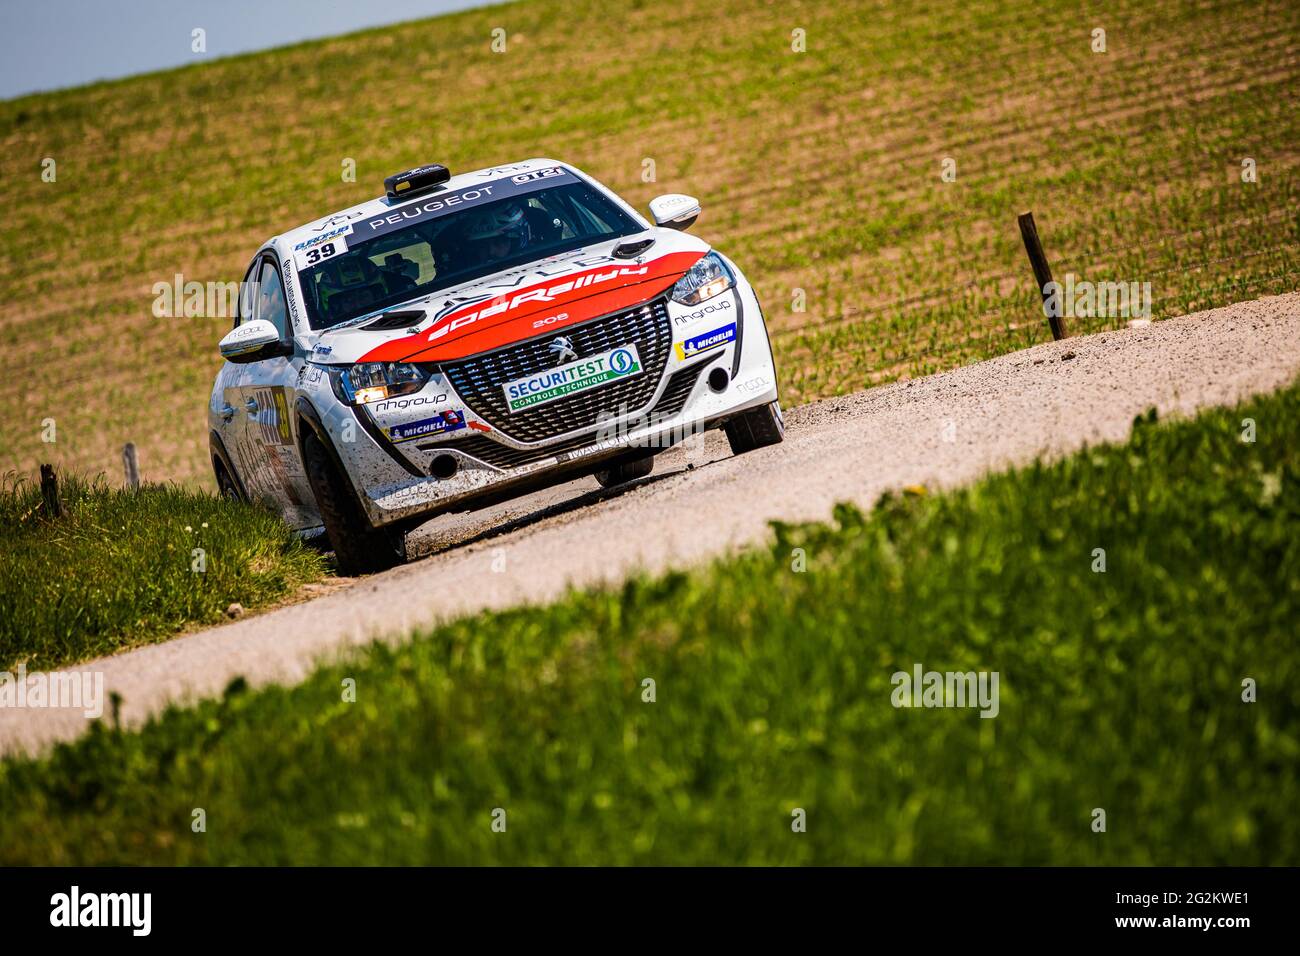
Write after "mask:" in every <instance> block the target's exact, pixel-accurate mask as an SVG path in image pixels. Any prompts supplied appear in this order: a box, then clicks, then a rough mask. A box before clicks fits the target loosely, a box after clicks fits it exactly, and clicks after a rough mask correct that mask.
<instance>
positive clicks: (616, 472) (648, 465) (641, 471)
mask: <svg viewBox="0 0 1300 956" xmlns="http://www.w3.org/2000/svg"><path fill="white" fill-rule="evenodd" d="M654 466H655V456H654V455H645V456H644V457H642V458H633V459H632V460H631V461H622V462H619V463H618V464H616V465H614V466H613V467H611V468H606V469H604V470H603V471H598V472H596V481H597V483H598V484H599V485H600V487H602V488H613V487H614V486H615V485H625V484H627V483H628V482H629V481H636V480H637V479H638V478H644V477H645V476H646V475H648V474H650V472H651V471H653V470H654Z"/></svg>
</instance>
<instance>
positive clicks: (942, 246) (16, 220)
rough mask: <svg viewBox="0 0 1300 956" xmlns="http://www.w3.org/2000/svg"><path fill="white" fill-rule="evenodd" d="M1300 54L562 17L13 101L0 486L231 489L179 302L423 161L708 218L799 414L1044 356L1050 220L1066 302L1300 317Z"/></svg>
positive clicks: (497, 17) (785, 18) (564, 4)
mask: <svg viewBox="0 0 1300 956" xmlns="http://www.w3.org/2000/svg"><path fill="white" fill-rule="evenodd" d="M1097 27H1100V28H1103V29H1105V30H1106V35H1107V52H1106V53H1104V54H1100V53H1094V52H1093V50H1092V36H1091V34H1092V30H1093V29H1094V28H1097ZM496 28H502V29H505V30H506V31H507V36H508V42H507V50H506V52H505V53H500V54H498V53H493V52H492V49H491V45H490V44H491V39H492V33H493V30H494V29H496ZM795 29H801V30H804V31H805V35H806V39H807V50H806V52H804V53H795V52H793V51H792V49H791V33H792V31H793V30H795ZM1297 36H1300V5H1298V4H1296V3H1294V2H1293V0H1210V2H1202V3H1194V4H1193V3H1186V2H1183V0H1116V2H1111V3H1106V4H1104V5H1099V4H1095V3H1091V4H1090V3H1086V2H1084V0H916V2H911V3H889V2H885V0H849V2H844V3H835V4H824V3H814V2H811V0H803V2H800V0H790V2H786V3H781V4H755V3H753V2H752V0H682V2H680V3H676V4H673V5H672V6H671V8H665V7H664V5H663V4H653V3H648V2H633V3H623V4H611V3H609V2H604V0H530V2H525V3H515V4H509V5H504V6H498V7H489V8H484V9H479V10H471V11H466V12H463V13H457V14H454V15H451V16H447V17H440V18H437V19H433V20H426V21H422V22H416V23H406V24H399V25H395V26H391V27H385V28H382V29H377V30H370V31H366V32H363V33H358V34H355V35H352V36H347V37H336V38H330V39H325V40H320V41H314V42H311V43H304V44H299V45H297V46H293V47H288V48H285V49H280V50H271V51H266V52H261V53H256V54H250V55H247V56H241V57H235V58H230V59H226V60H220V61H211V60H206V59H205V58H201V57H196V58H195V63H194V65H193V66H190V67H186V68H184V69H179V70H171V71H168V72H165V73H158V74H151V75H148V76H139V77H133V78H130V79H125V80H120V81H115V82H112V83H102V84H96V85H94V86H89V87H86V88H82V89H76V90H67V91H62V92H56V93H50V94H43V95H39V96H29V97H23V98H21V99H18V100H14V101H9V102H3V103H0V208H3V209H5V210H6V214H7V217H8V218H7V221H8V225H9V228H8V230H7V233H6V241H5V242H4V243H0V345H3V346H4V348H5V353H6V358H7V361H8V371H9V374H7V375H6V376H4V377H3V378H0V470H9V469H13V470H17V471H21V472H24V473H28V474H33V473H34V472H35V469H36V465H37V463H38V462H39V461H41V460H53V461H54V462H55V463H56V464H58V465H60V466H61V467H63V468H65V469H67V468H70V469H74V470H81V471H88V472H91V473H93V472H95V471H98V470H100V469H104V468H109V467H110V466H111V471H112V473H113V474H114V475H116V474H117V473H118V469H117V465H116V463H117V461H118V456H119V453H120V450H121V447H122V445H123V444H124V443H125V442H127V441H133V442H135V443H136V444H137V446H138V447H139V448H140V453H141V467H142V469H143V474H144V475H145V476H146V477H149V478H152V479H174V480H177V481H183V482H186V483H195V484H197V483H203V484H205V485H209V484H210V482H211V480H212V477H211V469H210V466H209V462H208V458H207V438H206V434H205V428H204V424H203V409H204V405H205V402H206V399H207V397H208V393H209V390H210V388H211V383H212V379H213V376H214V374H215V372H216V369H217V368H218V366H219V364H220V363H219V359H218V357H217V353H216V348H215V346H216V342H217V340H218V339H219V338H220V337H221V335H222V334H223V333H224V331H226V328H227V323H226V322H224V321H223V320H221V319H218V318H204V319H198V318H192V319H170V320H159V319H156V318H155V317H154V316H153V315H152V313H151V310H150V307H151V304H152V301H153V295H152V291H151V289H152V286H153V284H154V283H155V282H168V283H169V282H171V281H172V277H173V276H174V275H175V274H176V273H181V274H182V275H184V277H185V278H186V279H194V280H198V281H237V280H238V279H239V278H240V277H241V276H242V274H243V271H244V268H245V267H246V265H247V263H248V260H249V258H250V257H251V255H252V253H253V252H254V251H255V250H256V249H257V248H258V246H259V245H260V244H261V243H262V241H264V240H265V239H266V238H267V237H268V236H271V235H274V234H276V233H278V232H281V231H283V230H284V229H286V228H288V227H290V226H293V225H297V224H300V223H303V222H307V221H310V220H312V219H316V218H318V217H320V216H321V215H323V214H325V213H327V212H330V211H333V210H336V209H339V208H342V207H344V206H347V205H351V204H353V203H356V202H359V201H361V200H363V199H368V198H373V197H374V196H376V195H379V194H380V192H381V183H382V180H383V177H384V176H385V175H387V174H389V173H392V172H395V171H397V170H400V169H406V168H409V167H411V166H414V165H417V164H419V163H421V162H427V161H439V162H445V163H447V164H448V165H449V166H450V167H451V168H452V169H453V170H456V171H462V170H469V169H475V168H479V167H482V166H489V165H495V164H499V163H502V162H509V161H512V160H515V159H518V158H522V157H525V156H533V155H537V154H545V155H551V156H555V157H558V158H562V159H567V160H570V161H572V162H574V163H576V164H578V165H580V166H582V167H583V168H585V169H587V170H588V171H590V172H591V173H592V174H593V175H595V176H597V177H598V178H600V179H601V180H602V181H604V182H606V183H607V184H609V185H610V186H612V187H613V188H615V189H617V190H618V191H620V192H621V193H622V194H623V195H625V196H626V197H627V198H628V199H629V200H630V201H632V202H634V203H636V204H638V205H639V206H641V207H642V208H644V203H646V202H647V201H648V200H649V199H651V198H652V197H653V196H655V195H656V194H658V193H663V192H687V193H692V194H694V195H697V196H699V197H700V198H701V200H702V202H703V205H704V214H703V215H702V216H701V218H700V221H699V224H698V225H697V226H696V227H695V229H694V231H695V233H696V234H698V235H700V236H701V237H703V238H705V239H706V240H708V241H709V242H711V243H713V244H715V245H716V246H717V247H718V248H719V249H721V250H723V251H725V252H726V253H728V254H729V255H730V256H732V257H733V258H734V259H735V260H736V261H737V262H738V263H740V264H741V265H742V267H743V268H744V269H745V270H746V272H747V274H748V276H749V278H750V279H751V280H752V281H753V282H754V284H755V286H756V288H757V290H758V292H759V295H760V298H761V299H762V301H763V303H764V311H765V313H766V315H767V318H768V320H769V321H770V323H771V325H772V329H773V345H774V348H775V350H776V358H777V364H778V367H779V368H780V371H781V382H782V388H783V392H784V395H783V398H784V399H785V402H786V404H787V406H789V405H795V404H799V403H802V402H806V401H810V400H813V399H817V398H822V397H826V396H829V395H836V394H841V393H844V392H847V391H851V390H855V389H859V388H861V387H863V386H864V385H867V384H871V383H875V382H879V381H883V380H888V379H891V378H896V377H899V376H909V375H919V374H926V373H929V372H933V371H940V370H943V369H947V368H952V367H954V366H957V365H961V364H963V363H966V362H969V361H971V360H973V359H978V358H983V357H987V356H990V355H996V354H1000V353H1003V352H1008V351H1012V350H1014V349H1018V348H1022V347H1024V346H1026V345H1032V344H1034V343H1036V342H1041V341H1044V340H1045V339H1046V338H1047V337H1048V334H1049V333H1048V330H1047V325H1046V323H1045V321H1044V320H1043V316H1042V313H1041V311H1040V309H1039V303H1038V295H1037V293H1036V291H1035V289H1034V288H1033V282H1032V278H1031V275H1030V271H1029V266H1028V262H1027V260H1026V257H1025V252H1024V249H1023V247H1022V245H1021V240H1020V235H1019V231H1018V229H1017V227H1016V215H1017V214H1018V213H1020V212H1022V211H1023V210H1025V209H1032V210H1034V212H1035V215H1036V218H1037V222H1038V226H1039V231H1040V233H1041V235H1042V237H1043V242H1044V245H1045V248H1046V251H1047V254H1048V257H1049V259H1050V260H1051V263H1052V266H1053V270H1054V273H1055V274H1056V276H1057V277H1058V278H1063V277H1064V276H1065V274H1066V273H1067V272H1073V273H1075V274H1076V275H1078V276H1079V277H1081V278H1083V279H1087V280H1090V281H1093V282H1098V281H1106V280H1113V281H1135V282H1143V281H1150V282H1151V286H1152V295H1153V298H1154V302H1153V306H1152V315H1153V317H1154V318H1156V319H1161V318H1166V317H1169V316H1174V315H1180V314H1183V313H1186V312H1192V311H1197V310H1199V309H1205V308H1210V307H1212V306H1216V305H1223V304H1226V303H1229V302H1235V301H1240V300H1243V299H1253V298H1257V297H1259V296H1262V295H1267V294H1272V293H1280V292H1289V291H1293V290H1295V288H1296V276H1297V275H1300V256H1298V255H1297V252H1298V251H1300V217H1298V216H1297V214H1296V210H1297V209H1300V175H1298V173H1300V151H1298V150H1297V148H1296V144H1297V143H1300V110H1297V109H1295V103H1296V99H1297V96H1296V91H1297V89H1298V88H1300V56H1298V55H1297V52H1298V47H1297V43H1296V37H1297ZM606 38H610V39H609V40H608V42H607V41H606ZM612 38H617V42H613V40H612ZM1246 157H1250V158H1252V159H1254V160H1255V161H1256V163H1257V170H1258V181H1257V182H1255V183H1252V184H1246V183H1243V182H1242V180H1241V175H1240V173H1241V162H1242V160H1243V159H1244V158H1246ZM46 158H49V159H54V160H56V162H57V164H58V165H57V171H58V179H57V181H56V182H54V183H47V182H44V181H42V179H41V170H42V166H41V163H42V160H43V159H46ZM945 158H952V159H953V160H955V161H956V163H957V179H956V181H955V182H944V181H943V180H941V178H940V171H941V163H942V162H943V160H944V159H945ZM345 159H352V160H355V162H356V170H357V176H356V181H355V182H345V181H343V179H342V176H341V170H342V163H343V161H344V160H345ZM646 159H651V160H654V163H655V176H656V181H655V182H645V181H643V179H642V174H643V171H644V169H645V167H644V165H643V162H644V160H646ZM795 290H803V292H804V293H805V295H806V311H805V312H795V311H793V309H794V303H795V301H796V298H797V295H796V291H795ZM1123 321H1124V319H1123V318H1122V317H1121V318H1115V317H1098V318H1094V319H1087V320H1079V321H1076V322H1074V323H1073V328H1074V329H1075V331H1082V332H1087V331H1097V330H1099V329H1104V328H1112V327H1116V326H1120V325H1122V324H1123ZM52 356H57V357H58V360H57V361H53V360H51V357H52ZM45 418H54V419H55V420H56V421H57V423H58V429H59V442H58V444H57V445H47V444H44V443H43V442H42V440H41V436H42V421H43V420H44V419H45ZM42 456H53V457H52V458H50V459H44V458H43V457H42Z"/></svg>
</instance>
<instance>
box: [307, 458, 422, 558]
mask: <svg viewBox="0 0 1300 956" xmlns="http://www.w3.org/2000/svg"><path fill="white" fill-rule="evenodd" d="M303 465H304V467H305V469H306V472H307V481H308V483H309V484H310V485H311V490H312V494H314V495H315V496H316V508H317V510H318V511H319V512H320V516H321V521H322V522H323V523H324V525H325V533H326V534H327V535H329V539H330V546H331V547H333V549H334V558H335V560H336V561H337V562H338V568H339V573H340V574H345V575H347V576H349V577H354V576H356V575H359V574H373V573H374V572H376V571H384V570H386V569H388V568H391V567H393V566H394V565H396V564H399V563H401V561H403V560H404V559H405V553H404V552H405V538H406V536H405V535H404V534H403V533H402V532H401V531H400V530H397V531H392V530H389V529H386V528H372V527H371V526H370V522H369V521H368V520H366V516H365V515H364V514H362V513H361V509H360V508H359V507H358V506H357V503H356V501H355V500H354V499H353V497H352V494H351V492H350V491H349V489H348V487H347V484H346V479H345V478H344V477H343V476H342V475H341V474H339V472H338V469H337V468H335V467H334V462H333V461H331V460H330V456H329V455H328V454H327V453H326V451H325V446H324V445H322V444H321V442H320V439H318V438H317V437H316V436H315V435H308V436H307V438H306V440H305V441H304V442H303Z"/></svg>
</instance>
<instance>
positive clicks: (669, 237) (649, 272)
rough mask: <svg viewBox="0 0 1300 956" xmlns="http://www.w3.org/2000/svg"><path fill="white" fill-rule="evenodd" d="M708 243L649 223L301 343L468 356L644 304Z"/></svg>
mask: <svg viewBox="0 0 1300 956" xmlns="http://www.w3.org/2000/svg"><path fill="white" fill-rule="evenodd" d="M648 239H653V240H654V242H653V243H652V244H650V245H649V246H647V247H646V248H645V249H644V250H642V251H641V252H640V253H639V254H638V255H637V256H636V257H635V258H631V259H627V258H615V257H614V256H613V255H612V253H613V251H614V249H615V247H616V246H619V245H631V244H633V243H638V242H642V241H645V240H648ZM708 251H709V245H708V243H706V242H704V241H702V240H700V239H697V238H695V237H694V236H688V235H686V234H685V233H682V232H678V231H676V230H673V229H661V228H652V229H647V230H646V231H644V232H641V233H637V234H636V235H632V236H625V237H623V238H621V239H617V240H613V241H605V242H600V243H596V244H594V245H590V246H586V247H584V248H582V249H577V250H574V251H572V252H566V253H564V254H562V255H558V256H552V257H549V258H546V259H539V260H537V261H536V262H530V263H528V264H527V265H524V266H517V267H515V268H513V269H507V270H505V271H502V272H498V273H496V274H494V275H491V276H486V277H484V278H481V279H475V280H474V281H472V282H467V283H464V284H463V285H459V286H454V287H452V288H448V289H440V290H439V291H438V292H436V293H434V294H432V295H427V296H422V297H419V298H416V299H411V300H410V301H407V302H404V303H402V304H400V305H394V306H389V307H388V308H386V309H383V310H381V311H379V312H375V313H373V314H371V315H367V316H362V317H361V318H357V319H353V320H352V321H351V322H348V323H345V324H343V325H340V326H335V327H334V328H331V329H325V330H322V331H321V332H319V333H316V334H315V335H313V336H312V337H310V338H309V339H308V340H307V342H306V343H305V344H307V345H308V346H309V347H310V355H309V358H310V360H311V361H313V362H316V363H318V364H322V365H342V364H352V363H354V362H408V361H409V362H435V361H448V360H452V359H459V358H465V357H466V356H469V355H474V354H476V353H479V352H485V351H488V350H491V349H495V348H500V347H501V346H503V345H510V344H513V343H515V342H519V341H522V340H523V339H527V338H531V337H533V336H534V335H541V334H544V333H546V332H553V331H556V330H558V329H562V328H565V327H566V326H570V325H574V324H577V323H579V322H583V321H586V320H587V319H593V318H597V317H599V316H602V315H608V314H610V313H612V312H618V311H620V310H623V309H628V308H632V307H633V306H636V305H639V304H640V303H642V302H645V301H647V300H649V299H652V298H654V297H655V296H657V295H659V294H660V293H662V292H664V291H665V290H667V289H668V288H670V287H671V286H672V285H673V284H674V283H676V282H677V280H678V279H680V278H681V277H682V275H683V274H684V273H685V272H686V270H687V269H689V268H690V267H691V266H692V265H694V264H695V262H696V261H698V260H699V258H700V257H701V256H703V255H704V254H705V253H706V252H708ZM397 313H406V314H405V315H399V314H397ZM420 313H423V314H420Z"/></svg>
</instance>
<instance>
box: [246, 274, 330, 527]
mask: <svg viewBox="0 0 1300 956" xmlns="http://www.w3.org/2000/svg"><path fill="white" fill-rule="evenodd" d="M250 274H252V270H250ZM256 276H257V278H256V282H255V283H253V285H252V292H251V293H250V295H249V297H248V298H251V300H252V301H251V303H250V305H251V307H252V308H251V315H252V317H253V318H257V319H264V320H265V321H267V322H270V323H271V324H272V325H274V326H275V327H276V329H278V330H279V332H280V336H281V340H282V341H284V342H286V343H292V342H293V338H294V336H293V332H294V330H293V329H292V327H291V320H290V318H289V312H288V307H287V305H286V300H285V290H284V283H283V281H282V280H281V278H280V271H279V264H278V262H277V260H276V258H275V256H274V255H273V254H267V255H265V256H263V257H262V258H261V259H260V260H259V262H258V263H257V268H256ZM241 314H244V313H243V312H242V310H241ZM302 366H303V358H302V356H300V355H297V354H293V355H289V356H276V357H274V358H268V359H263V360H261V361H259V362H249V363H248V364H246V365H242V366H234V367H235V368H238V369H240V370H241V371H242V374H241V375H238V376H237V377H236V379H235V381H234V382H232V388H231V389H230V398H229V399H227V400H228V401H229V402H230V404H231V405H232V406H233V407H234V409H235V414H234V418H235V419H237V420H238V421H239V425H238V426H237V427H236V428H235V429H234V433H235V434H234V438H235V441H236V444H237V446H238V449H239V450H238V451H237V452H236V455H237V458H238V460H237V462H236V467H237V468H238V469H239V472H240V475H241V477H242V478H243V480H244V488H245V490H246V491H247V492H248V495H249V497H250V498H252V499H253V500H255V501H263V502H265V503H266V504H268V505H270V506H271V507H272V508H274V509H275V510H276V511H279V512H280V513H281V514H282V515H283V516H284V519H285V520H286V521H287V522H288V523H289V524H290V525H292V526H293V527H295V528H305V527H312V526H314V525H316V524H319V518H318V517H317V515H316V507H315V500H314V499H313V498H312V495H311V491H310V489H309V487H308V485H307V476H306V474H305V472H304V471H303V468H302V462H301V460H300V459H299V457H298V448H297V437H298V436H297V434H296V425H295V416H294V414H293V408H294V403H295V402H296V401H297V382H298V374H299V371H300V370H301V368H302Z"/></svg>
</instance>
